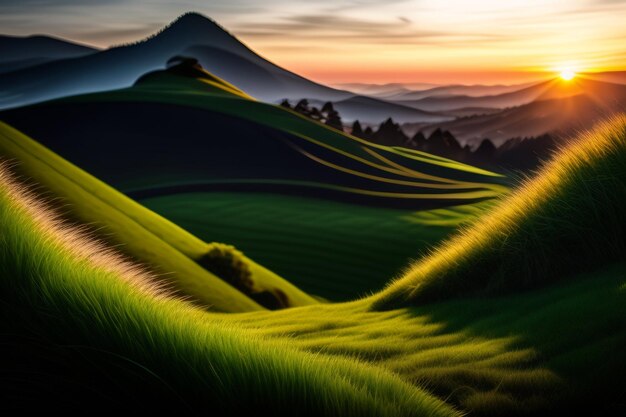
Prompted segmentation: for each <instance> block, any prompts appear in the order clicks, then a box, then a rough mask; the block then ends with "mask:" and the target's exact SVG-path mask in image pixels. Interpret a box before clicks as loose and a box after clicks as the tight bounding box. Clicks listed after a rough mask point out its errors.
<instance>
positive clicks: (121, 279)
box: [0, 117, 626, 416]
mask: <svg viewBox="0 0 626 417" xmlns="http://www.w3.org/2000/svg"><path fill="white" fill-rule="evenodd" d="M624 144H626V119H624V117H621V118H619V119H615V120H613V121H612V122H611V124H610V125H605V126H603V127H602V128H601V129H598V130H596V131H595V132H590V133H588V134H586V135H584V136H582V137H580V138H579V139H578V141H577V142H576V143H575V144H574V145H572V146H571V147H569V148H568V149H567V150H566V151H561V153H560V154H559V155H558V156H557V157H556V158H555V159H554V160H553V161H552V162H551V163H550V164H548V165H547V166H546V168H545V169H544V170H543V171H542V172H541V173H539V175H537V176H536V177H534V178H533V179H530V180H529V181H528V182H527V184H526V185H525V186H523V187H522V188H520V189H518V190H516V191H515V192H514V193H513V194H512V195H511V197H509V198H506V199H504V200H502V201H501V202H500V203H499V204H498V206H497V207H496V208H495V209H494V211H492V212H489V213H486V214H485V216H484V217H482V218H480V219H479V220H477V221H476V222H475V223H474V224H473V225H471V226H469V228H468V229H467V231H466V232H464V233H463V234H461V235H458V236H457V237H455V238H453V239H452V240H450V241H448V242H447V243H444V244H442V245H441V247H440V248H439V249H438V250H437V251H435V252H434V253H433V254H431V255H427V256H425V257H424V258H423V259H422V260H420V261H418V262H417V263H416V264H415V265H414V267H413V268H412V269H410V270H409V271H407V273H406V276H405V277H403V278H401V279H399V280H397V281H395V282H394V283H392V284H391V285H390V287H389V288H388V289H387V290H386V291H383V292H382V293H379V294H374V295H373V296H372V297H369V298H366V299H362V300H359V301H356V302H352V303H343V304H327V305H322V304H320V305H312V306H307V307H300V308H293V309H287V310H281V311H277V312H264V311H259V312H250V313H246V314H237V315H224V314H213V313H207V312H204V311H199V310H197V309H195V308H193V307H192V306H190V305H188V304H186V303H184V302H183V301H181V300H177V299H172V298H171V297H169V296H168V294H167V293H162V292H159V291H158V289H157V291H155V289H154V287H153V285H151V282H152V280H153V276H150V275H147V274H145V273H144V272H143V271H141V270H140V269H139V270H138V269H137V268H136V266H133V265H128V264H127V263H123V262H120V261H119V258H117V257H115V256H113V255H112V253H111V252H110V251H107V250H106V249H104V248H102V247H100V246H98V245H94V244H93V242H89V239H85V238H84V236H83V237H81V236H78V235H77V234H76V232H75V230H73V229H72V228H68V227H67V226H64V225H62V224H59V223H55V222H53V221H51V217H50V213H49V212H48V211H47V210H46V209H45V208H44V207H43V206H42V205H41V204H40V203H38V202H37V200H35V199H34V198H33V197H32V196H28V195H24V193H23V192H22V191H21V190H20V188H19V187H18V186H16V184H15V181H13V180H11V179H10V177H8V176H7V174H6V170H4V171H2V174H3V175H2V177H1V178H0V218H1V220H2V221H0V228H2V236H3V239H2V244H1V245H0V256H2V262H1V263H0V265H2V267H3V271H4V276H5V279H3V280H1V281H0V286H1V290H2V291H0V294H1V296H2V303H0V306H1V307H0V312H1V314H2V317H3V320H2V321H1V323H2V324H1V325H2V332H0V334H1V335H2V337H3V338H4V337H7V336H9V337H10V339H9V341H10V343H3V344H2V349H3V353H5V354H4V355H2V356H0V361H2V365H3V366H2V367H0V370H1V371H0V375H2V378H3V379H6V380H9V379H10V380H12V381H15V380H17V381H19V383H13V384H8V385H7V391H5V393H7V394H8V395H7V397H8V398H7V399H8V401H5V402H4V403H3V406H4V407H5V408H7V407H15V408H17V407H20V408H21V409H24V408H26V409H34V408H37V407H38V406H39V405H40V404H45V406H46V408H47V410H54V409H57V408H60V409H64V410H66V411H67V410H68V409H73V408H80V409H84V407H86V406H93V405H94V404H99V405H100V409H106V410H108V409H118V408H122V407H123V408H124V409H125V410H129V409H133V408H135V407H137V408H141V409H142V410H143V411H145V410H146V409H152V408H155V409H159V410H160V411H163V410H166V409H176V410H178V411H179V412H180V410H189V411H196V410H202V411H205V410H206V409H208V408H210V409H211V410H212V412H214V413H216V414H227V413H242V412H250V410H257V411H258V409H259V407H264V408H265V407H267V408H268V409H271V410H272V412H273V413H274V414H277V415H293V414H294V412H297V411H299V410H305V412H306V413H312V414H315V415H337V414H341V415H390V416H393V415H458V414H473V415H494V414H496V415H502V414H506V415H512V414H516V415H537V414H545V413H550V414H555V413H557V412H561V413H563V412H565V413H573V412H578V413H596V414H620V413H621V411H622V410H623V399H624V392H623V385H622V384H621V381H622V378H623V373H624V371H625V370H626V361H625V360H624V356H623V355H622V354H621V352H623V349H624V348H625V347H626V323H625V322H624V320H623V317H624V314H626V311H625V310H624V309H625V306H626V303H625V302H624V301H625V296H626V292H625V291H624V289H625V288H626V287H625V282H624V277H625V276H626V275H625V274H626V271H625V266H624V261H625V260H626V248H625V247H624V236H625V234H624V233H625V225H626V218H624V212H623V210H622V207H623V203H624V199H625V198H626V188H625V187H624V185H625V184H626V178H624V170H623V163H624V157H625V155H626V151H625V147H624ZM590 184H592V186H590ZM570 219H573V221H572V220H570ZM581 230H584V233H581ZM559 237H563V238H564V240H561V241H560V240H559ZM590 248H592V249H593V248H595V249H593V250H590ZM510 250H514V254H515V255H513V256H510V253H509V251H510ZM503 251H505V252H503ZM570 251H573V252H570ZM103 253H104V254H106V255H107V256H103ZM520 253H521V254H522V256H516V255H518V254H520ZM563 253H568V256H562V254H563ZM572 255H573V256H572ZM530 256H532V257H533V258H532V259H531V258H529V257H530ZM103 258H104V259H103ZM129 266H130V268H129ZM441 268H444V269H445V271H444V273H443V274H440V273H439V272H441ZM460 271H464V273H463V274H460ZM461 276H463V277H467V279H459V278H460V277H461ZM520 277H526V278H530V280H525V279H520ZM521 289H523V290H522V291H520V290H521ZM475 295H480V297H476V296H475ZM436 300H438V301H436ZM3 340H4V339H3ZM25 375H28V378H24V376H25ZM42 387H43V388H42ZM24 398H27V399H28V401H24Z"/></svg>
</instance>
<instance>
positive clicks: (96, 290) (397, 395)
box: [0, 166, 458, 417]
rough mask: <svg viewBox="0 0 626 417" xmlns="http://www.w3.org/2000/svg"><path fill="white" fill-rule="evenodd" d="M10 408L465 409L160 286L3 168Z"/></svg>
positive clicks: (5, 370)
mask: <svg viewBox="0 0 626 417" xmlns="http://www.w3.org/2000/svg"><path fill="white" fill-rule="evenodd" d="M0 229H1V231H0V233H1V235H2V237H3V238H2V242H1V244H0V265H1V268H2V275H3V279H2V280H0V300H1V301H2V302H1V303H0V316H1V317H2V320H1V324H0V329H1V331H0V341H1V344H0V346H1V351H0V352H1V353H2V355H1V356H0V364H1V366H0V380H1V381H2V382H3V383H4V382H10V383H7V384H3V401H2V404H1V406H0V407H1V408H2V410H3V411H5V412H10V413H13V412H24V411H32V412H42V411H44V410H45V411H46V412H66V413H67V412H80V411H84V410H85V409H87V408H92V407H98V410H100V411H107V412H128V411H137V412H146V411H152V412H164V411H172V412H179V413H180V412H186V413H191V414H199V413H206V412H207V410H210V412H211V413H212V414H216V415H228V414H233V413H234V414H239V413H255V412H258V411H259V408H267V409H270V410H272V413H273V414H275V415H293V413H294V412H295V411H296V410H306V413H312V414H316V415H331V414H342V415H354V416H381V415H383V416H390V417H391V416H395V415H398V414H402V415H415V416H419V415H424V414H429V415H433V416H455V415H458V412H457V411H456V410H454V409H453V408H452V407H450V406H448V405H446V404H445V403H444V402H443V401H441V400H439V399H437V398H435V397H434V396H432V395H429V394H428V393H426V392H425V391H424V390H422V389H419V388H417V387H415V386H412V385H410V384H409V383H407V382H405V381H403V380H401V379H400V378H399V377H398V376H396V375H393V374H392V373H391V372H389V371H386V370H384V369H381V368H380V367H376V366H372V365H367V364H365V363H362V362H360V361H357V360H355V359H350V358H337V357H330V356H320V355H315V354H311V353H306V352H302V351H300V350H297V349H294V348H292V347H290V346H289V343H288V342H287V341H282V342H281V341H271V340H267V339H265V338H262V337H259V335H258V334H257V332H254V331H250V330H247V329H244V328H242V327H240V326H236V325H233V324H230V323H224V322H223V320H222V319H221V318H220V316H218V315H210V314H208V313H206V312H204V311H202V310H200V309H198V308H195V307H193V306H192V305H190V304H188V303H186V302H185V301H183V300H180V299H177V298H174V297H171V296H170V295H169V294H168V293H167V292H163V291H162V290H159V288H158V286H157V287H155V285H154V283H153V282H154V279H155V277H154V276H153V275H150V274H148V273H146V272H145V271H144V270H142V268H141V267H140V266H138V265H135V264H132V263H130V262H128V261H126V260H124V259H122V258H120V256H119V255H117V254H116V253H115V252H114V251H112V250H111V249H109V248H106V247H103V246H102V245H101V244H98V243H97V242H95V241H93V239H91V238H90V237H87V236H85V235H84V233H82V232H81V231H79V230H77V229H75V228H72V227H69V226H68V225H67V224H63V223H60V222H59V221H58V220H57V219H55V217H54V214H53V213H51V212H50V210H49V208H47V207H46V206H45V205H43V204H41V203H40V202H39V201H38V200H37V199H35V198H34V197H33V195H32V194H29V193H26V192H25V191H24V189H23V188H21V186H20V185H19V184H18V183H16V182H15V180H14V179H12V178H11V176H10V175H9V174H8V172H7V167H6V166H3V167H2V171H1V172H0Z"/></svg>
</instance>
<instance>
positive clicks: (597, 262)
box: [377, 116, 626, 308]
mask: <svg viewBox="0 0 626 417" xmlns="http://www.w3.org/2000/svg"><path fill="white" fill-rule="evenodd" d="M625 166H626V117H625V116H620V117H616V118H614V119H613V120H611V121H609V122H606V123H605V124H604V125H602V126H600V127H598V128H597V129H596V130H594V131H591V132H587V133H585V134H582V135H580V137H578V138H577V139H576V140H575V141H574V142H573V143H572V144H570V146H569V147H567V148H566V149H565V150H563V151H562V152H560V153H559V154H558V155H557V156H556V157H555V158H554V159H553V160H551V161H550V163H548V164H547V165H546V166H545V167H544V168H543V169H542V170H541V171H539V172H538V173H537V174H536V175H535V176H534V177H533V178H532V179H529V180H528V181H526V183H525V184H523V185H522V186H521V187H520V189H519V190H517V191H516V192H515V193H514V194H512V195H511V196H509V197H508V198H506V199H503V200H502V201H501V202H500V203H499V204H498V205H497V206H496V207H495V208H494V209H493V210H492V211H491V212H490V215H489V216H485V217H484V218H482V219H481V221H478V222H476V223H475V224H474V225H473V226H471V227H469V228H467V229H466V230H465V231H464V232H463V233H459V234H457V235H456V236H455V237H453V238H452V239H451V240H450V241H448V242H445V243H443V244H442V245H441V246H440V247H439V249H437V250H436V251H434V253H432V254H431V255H430V256H428V257H427V258H424V259H423V260H422V261H419V262H417V263H415V264H414V265H413V266H412V268H411V269H410V270H409V271H408V272H407V273H406V274H405V275H404V276H403V277H401V278H400V279H398V280H397V281H396V282H394V283H392V284H391V285H390V286H389V287H388V288H387V289H386V290H385V291H384V292H383V293H382V294H380V295H378V296H377V303H378V304H380V305H381V306H387V307H392V308H393V307H398V306H401V305H406V304H421V303H423V302H425V301H431V300H436V299H444V298H450V297H451V296H460V295H485V294H494V293H508V292H513V291H519V290H525V289H529V288H536V287H541V286H545V285H548V284H552V283H555V282H558V281H561V280H563V279H566V278H567V277H568V276H570V275H572V274H576V273H579V272H580V271H588V270H594V269H596V268H598V267H600V266H602V265H605V264H607V263H611V262H616V261H623V260H625V259H626V211H625V210H624V204H626V170H625V169H624V167H625Z"/></svg>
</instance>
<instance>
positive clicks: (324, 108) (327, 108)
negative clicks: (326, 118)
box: [322, 101, 335, 114]
mask: <svg viewBox="0 0 626 417" xmlns="http://www.w3.org/2000/svg"><path fill="white" fill-rule="evenodd" d="M333 111H335V107H334V106H333V103H331V102H330V101H327V102H326V103H324V105H323V106H322V113H324V114H329V113H330V112H333Z"/></svg>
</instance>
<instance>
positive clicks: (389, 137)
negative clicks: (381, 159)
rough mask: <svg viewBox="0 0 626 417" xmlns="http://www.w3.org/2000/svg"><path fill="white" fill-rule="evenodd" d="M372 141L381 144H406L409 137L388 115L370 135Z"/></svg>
mask: <svg viewBox="0 0 626 417" xmlns="http://www.w3.org/2000/svg"><path fill="white" fill-rule="evenodd" d="M372 141H373V142H376V143H380V144H382V145H390V146H406V144H407V142H408V141H409V138H408V137H407V136H406V135H405V134H404V132H403V131H402V129H401V128H400V125H399V124H398V123H394V121H393V119H392V118H391V117H390V118H388V119H387V120H385V121H384V122H382V123H381V124H380V126H379V127H378V130H377V131H376V133H374V135H373V136H372Z"/></svg>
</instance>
